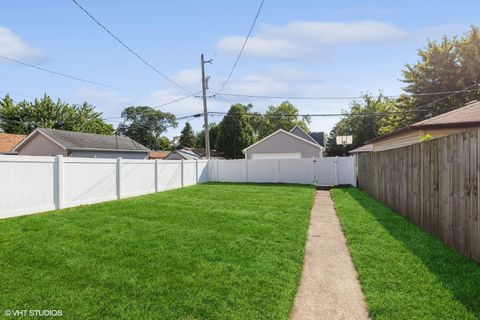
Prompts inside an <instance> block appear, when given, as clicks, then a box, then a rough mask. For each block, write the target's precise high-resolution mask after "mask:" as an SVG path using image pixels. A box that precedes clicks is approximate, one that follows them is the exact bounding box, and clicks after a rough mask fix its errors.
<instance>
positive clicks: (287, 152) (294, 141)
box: [243, 126, 325, 159]
mask: <svg viewBox="0 0 480 320" xmlns="http://www.w3.org/2000/svg"><path fill="white" fill-rule="evenodd" d="M324 149H325V148H324V147H323V146H321V145H320V144H319V143H318V142H317V141H316V140H315V139H314V138H313V137H311V136H310V135H309V134H308V133H306V132H305V131H304V130H303V129H302V128H300V127H298V126H295V127H293V128H292V130H290V132H288V131H285V130H283V129H279V130H277V131H275V132H274V133H272V134H271V135H269V136H266V137H265V138H263V139H261V140H260V141H257V142H256V143H254V144H252V145H251V146H249V147H247V148H245V149H244V150H243V153H244V154H245V159H299V158H314V157H315V158H321V157H323V150H324Z"/></svg>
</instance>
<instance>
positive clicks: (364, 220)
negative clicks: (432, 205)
mask: <svg viewBox="0 0 480 320" xmlns="http://www.w3.org/2000/svg"><path fill="white" fill-rule="evenodd" d="M332 195H333V199H334V202H335V206H336V208H337V212H338V215H339V218H340V221H341V224H342V228H343V230H344V233H345V236H346V238H347V242H348V246H349V249H350V253H351V255H352V258H353V261H354V263H355V266H356V269H357V271H358V274H359V277H360V282H361V284H362V288H363V291H364V293H365V296H366V300H367V304H368V309H369V312H370V314H371V316H372V318H374V319H480V266H478V265H476V264H475V263H473V262H470V261H468V260H467V259H466V258H464V257H463V256H461V255H460V254H458V253H456V252H455V251H453V250H451V249H449V248H448V247H446V246H445V245H444V244H443V243H441V242H440V241H439V240H437V239H435V238H434V237H432V236H430V235H428V234H427V233H425V232H423V231H422V230H420V229H419V228H417V227H416V226H415V225H413V224H411V223H409V222H408V221H406V220H405V219H403V218H402V217H401V216H400V215H398V214H396V213H395V212H393V211H392V210H390V209H388V208H386V207H385V206H383V205H382V204H380V203H379V202H377V201H376V200H374V199H372V198H371V197H369V196H368V195H366V194H365V193H363V192H362V191H360V190H359V189H354V188H344V189H342V188H339V189H334V190H332Z"/></svg>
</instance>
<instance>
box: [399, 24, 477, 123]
mask: <svg viewBox="0 0 480 320" xmlns="http://www.w3.org/2000/svg"><path fill="white" fill-rule="evenodd" d="M418 56H419V60H418V61H417V62H416V63H415V64H414V65H410V64H407V65H406V66H405V69H404V70H403V82H405V83H406V84H407V86H406V88H405V89H404V90H405V91H406V92H407V93H410V94H416V95H415V96H413V97H412V98H411V99H410V101H409V102H410V103H407V104H404V105H403V109H404V110H410V111H415V113H414V114H413V115H412V116H411V117H410V119H409V121H408V122H407V123H408V124H410V123H413V122H417V121H421V120H424V119H425V118H428V117H433V116H437V115H439V114H442V113H445V112H448V111H451V110H454V109H457V108H460V107H462V106H463V105H464V104H465V103H466V102H468V101H471V100H474V99H478V98H480V90H475V91H471V92H463V93H457V94H448V93H446V94H439V95H421V94H422V93H429V92H444V91H459V90H463V89H465V88H471V89H478V87H475V85H476V84H477V85H478V84H479V83H480V30H479V28H477V27H474V26H472V28H471V29H470V31H469V32H467V33H466V34H465V35H463V36H462V37H460V38H458V37H454V38H453V39H451V40H450V39H448V38H447V37H443V38H442V40H441V41H439V42H437V41H429V42H428V44H427V46H426V47H425V48H424V49H420V50H419V51H418ZM419 94H420V95H419Z"/></svg>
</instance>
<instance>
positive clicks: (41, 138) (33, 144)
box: [14, 128, 150, 159]
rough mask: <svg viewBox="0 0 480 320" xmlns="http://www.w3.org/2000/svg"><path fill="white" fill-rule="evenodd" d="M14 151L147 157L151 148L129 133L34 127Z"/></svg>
mask: <svg viewBox="0 0 480 320" xmlns="http://www.w3.org/2000/svg"><path fill="white" fill-rule="evenodd" d="M14 151H15V152H17V153H18V154H19V155H29V156H56V155H63V156H64V157H84V158H123V159H146V158H147V156H148V152H149V151H150V150H148V148H147V147H145V146H143V145H141V144H140V143H138V142H136V141H134V140H132V139H130V138H128V137H122V136H108V135H102V134H94V133H83V132H73V131H64V130H55V129H43V128H37V129H35V130H34V131H33V132H32V133H30V134H29V135H28V136H27V137H26V138H25V139H24V140H23V141H22V142H21V143H19V144H18V145H17V146H16V147H15V149H14Z"/></svg>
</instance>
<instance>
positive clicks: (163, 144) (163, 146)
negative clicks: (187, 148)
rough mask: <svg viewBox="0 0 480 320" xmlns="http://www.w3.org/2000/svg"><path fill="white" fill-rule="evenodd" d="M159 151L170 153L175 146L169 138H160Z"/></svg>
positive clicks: (158, 141) (158, 142) (158, 140)
mask: <svg viewBox="0 0 480 320" xmlns="http://www.w3.org/2000/svg"><path fill="white" fill-rule="evenodd" d="M157 148H158V149H157V150H164V151H170V150H172V149H173V145H172V143H171V142H170V140H169V139H168V138H167V137H164V136H162V137H158V139H157Z"/></svg>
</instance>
